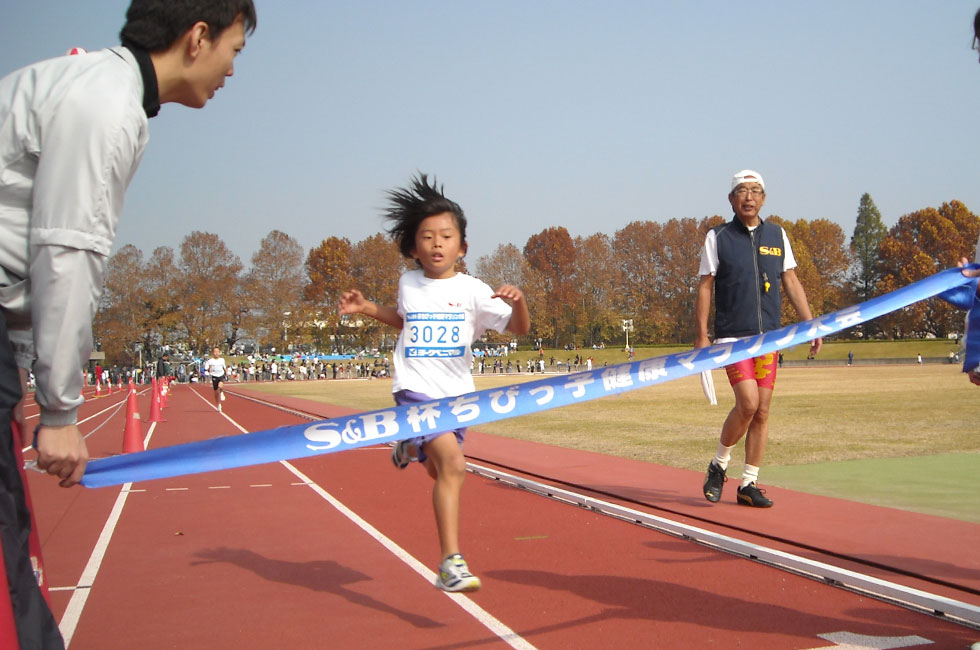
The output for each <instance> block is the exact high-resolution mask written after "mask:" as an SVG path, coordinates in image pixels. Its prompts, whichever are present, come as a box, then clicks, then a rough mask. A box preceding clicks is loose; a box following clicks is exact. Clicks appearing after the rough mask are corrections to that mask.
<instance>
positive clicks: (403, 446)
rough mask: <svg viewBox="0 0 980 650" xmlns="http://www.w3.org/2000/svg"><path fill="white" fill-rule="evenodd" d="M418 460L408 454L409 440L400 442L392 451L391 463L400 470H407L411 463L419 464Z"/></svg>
mask: <svg viewBox="0 0 980 650" xmlns="http://www.w3.org/2000/svg"><path fill="white" fill-rule="evenodd" d="M418 460H419V459H418V458H416V457H415V456H411V455H409V453H408V440H399V441H398V442H396V443H395V446H394V447H392V449H391V462H392V464H393V465H394V466H395V467H397V468H398V469H405V468H406V467H408V464H409V463H416V462H418Z"/></svg>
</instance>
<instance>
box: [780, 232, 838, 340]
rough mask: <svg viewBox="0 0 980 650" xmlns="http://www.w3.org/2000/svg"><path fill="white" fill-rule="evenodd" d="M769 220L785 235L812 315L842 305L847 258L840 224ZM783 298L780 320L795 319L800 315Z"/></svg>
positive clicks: (794, 320) (788, 321)
mask: <svg viewBox="0 0 980 650" xmlns="http://www.w3.org/2000/svg"><path fill="white" fill-rule="evenodd" d="M769 220H770V221H772V222H773V223H778V224H779V225H781V226H782V227H783V229H784V230H785V231H786V235H787V236H788V237H789V241H790V245H791V246H792V248H793V257H795V258H796V264H797V266H796V276H797V277H798V278H799V280H800V284H802V285H803V289H804V291H806V297H807V302H808V303H809V306H810V310H811V312H812V313H813V316H819V315H821V314H825V313H828V312H831V311H834V310H836V309H839V308H840V307H843V306H844V304H843V302H842V301H843V296H844V295H845V294H844V292H845V290H846V288H847V286H848V279H849V278H848V270H849V267H850V259H849V258H848V256H847V251H846V250H845V249H844V231H843V230H842V229H841V227H840V226H839V225H837V224H835V223H833V222H831V221H829V220H827V219H814V220H813V221H808V220H807V219H797V220H796V221H793V222H791V221H786V220H783V219H781V218H779V217H778V216H771V217H769ZM783 298H784V299H783V313H782V321H783V323H794V322H796V321H798V320H799V318H800V317H799V314H797V313H796V310H795V309H794V308H793V304H792V302H790V301H789V300H788V299H786V298H785V296H783Z"/></svg>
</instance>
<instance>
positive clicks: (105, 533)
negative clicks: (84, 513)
mask: <svg viewBox="0 0 980 650" xmlns="http://www.w3.org/2000/svg"><path fill="white" fill-rule="evenodd" d="M156 426H157V423H156V422H153V423H151V424H150V428H149V430H148V431H147V433H146V439H145V441H144V448H145V447H146V445H147V444H149V442H150V438H151V437H152V436H153V431H154V429H156ZM132 485H133V484H132V483H126V484H125V485H123V486H122V487H121V488H120V490H119V495H118V496H116V502H115V503H114V504H113V506H112V510H111V511H110V512H109V517H108V518H107V519H106V522H105V526H103V527H102V533H101V534H99V539H98V541H96V542H95V547H94V548H93V549H92V554H91V555H90V556H89V558H88V563H87V564H86V565H85V569H83V570H82V576H81V577H80V578H79V579H78V584H76V585H75V587H74V591H73V592H72V595H71V600H69V601H68V607H67V608H66V609H65V613H64V615H63V616H62V617H61V622H60V623H58V629H59V630H60V631H61V636H62V638H63V639H64V640H65V648H66V649H67V648H68V646H69V645H70V644H71V638H72V637H73V636H74V635H75V628H76V627H78V621H79V619H80V618H81V617H82V610H84V609H85V603H86V602H87V601H88V595H89V594H90V593H91V592H92V585H93V584H94V583H95V577H96V576H97V575H98V574H99V569H100V568H101V567H102V560H103V559H104V558H105V553H106V550H107V549H108V548H109V542H110V541H111V540H112V534H113V533H114V532H115V531H116V525H117V524H118V523H119V517H120V516H122V511H123V506H125V505H126V500H127V499H128V498H129V493H130V491H131V490H130V487H132ZM132 491H134V492H135V490H132ZM65 589H70V588H65Z"/></svg>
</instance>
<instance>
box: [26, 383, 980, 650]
mask: <svg viewBox="0 0 980 650" xmlns="http://www.w3.org/2000/svg"><path fill="white" fill-rule="evenodd" d="M239 390H240V389H239V388H238V387H237V386H235V387H233V388H232V390H231V391H229V393H233V392H234V391H239ZM241 393H242V394H245V391H244V390H242V391H241ZM123 398H124V395H119V394H116V393H114V394H113V395H111V396H103V397H100V398H98V399H89V401H87V402H86V404H85V405H84V406H83V409H82V414H81V417H82V418H89V417H91V419H89V420H87V421H85V422H84V423H83V424H82V425H81V426H82V429H83V431H84V432H86V433H87V432H93V433H92V434H91V436H90V437H89V439H88V440H89V449H90V452H91V454H92V456H93V457H99V456H105V455H110V454H115V453H119V451H120V450H121V445H122V431H123V428H124V415H125V408H124V404H123ZM279 401H280V402H282V403H287V402H288V403H289V405H291V406H293V407H297V408H299V409H300V410H303V411H306V412H309V413H312V414H317V415H319V416H321V417H326V416H329V415H331V414H338V413H340V412H346V411H343V410H342V409H335V408H331V407H327V406H324V405H322V404H314V403H310V402H300V401H298V400H283V399H280V400H279ZM140 407H141V408H140V411H141V413H142V414H143V417H144V431H146V430H147V429H148V428H149V427H148V423H147V422H146V419H148V414H149V412H150V408H149V392H148V391H144V393H143V394H141V396H140ZM224 411H225V412H224V413H223V414H219V413H218V412H217V411H216V410H215V408H214V406H213V404H212V402H211V391H210V388H209V387H193V388H192V387H190V386H186V385H185V386H178V387H177V388H176V390H175V391H174V392H173V393H172V395H171V396H170V398H169V400H168V404H167V408H166V409H165V410H164V417H165V418H166V421H164V422H161V423H157V424H156V425H155V426H154V428H153V431H152V436H151V438H150V441H149V446H150V447H160V446H167V445H173V444H178V443H182V442H189V441H192V440H199V439H203V438H208V437H213V436H217V435H227V434H234V433H239V431H240V429H239V428H238V427H239V426H240V427H242V428H244V429H247V430H252V431H257V430H261V429H266V428H270V427H273V426H280V425H283V424H293V423H299V422H302V421H304V419H303V418H301V417H299V416H297V415H293V414H291V413H288V412H284V411H283V410H280V409H274V408H270V407H268V406H264V405H261V404H259V403H256V402H253V401H250V400H247V399H244V398H242V397H240V396H238V395H235V394H229V397H228V401H226V402H225V408H224ZM27 413H28V415H29V416H34V417H36V408H30V407H29V408H28V410H27ZM29 422H30V420H29ZM465 451H466V452H467V455H468V456H470V457H472V458H475V459H479V462H480V463H481V464H487V463H498V464H500V465H502V466H505V467H509V468H518V469H519V470H521V471H522V472H526V473H529V474H532V475H534V474H537V475H543V476H548V477H550V478H551V479H553V482H557V483H556V484H559V485H565V486H570V485H574V486H578V487H577V488H576V489H578V490H580V491H582V490H589V491H594V492H596V493H598V494H599V495H600V496H601V497H602V498H604V499H607V500H610V501H619V502H622V503H626V504H628V505H630V506H631V507H633V508H636V509H637V510H641V511H645V512H650V513H653V514H656V515H658V516H665V517H669V518H672V519H675V520H677V521H681V522H685V523H690V524H693V525H696V526H699V527H701V528H705V529H710V530H717V531H719V532H721V533H723V534H725V535H730V536H733V537H740V538H744V539H747V540H749V541H752V542H754V543H758V544H763V545H766V546H770V547H773V548H777V549H779V548H781V549H787V550H789V551H790V552H793V553H797V554H799V555H801V556H805V557H810V558H813V559H819V560H820V561H825V562H830V561H833V562H834V563H836V564H837V565H838V566H843V567H845V568H850V569H853V570H856V571H862V572H864V573H868V574H869V575H874V576H878V577H882V578H883V579H887V580H891V581H894V582H897V583H901V584H906V585H908V586H910V587H914V588H916V589H922V590H925V591H929V592H932V593H936V594H939V595H944V596H946V597H949V598H954V599H956V600H959V601H962V602H966V603H969V604H971V605H974V606H977V605H980V595H978V594H980V550H978V548H977V544H976V543H975V540H976V539H977V537H978V533H980V526H977V525H973V524H966V523H963V522H958V521H954V520H948V519H941V518H937V517H927V516H923V515H916V514H912V513H908V512H903V511H897V510H892V509H887V508H874V507H870V506H865V505H860V504H855V503H851V502H846V501H839V500H834V499H825V498H819V497H813V496H808V495H804V494H799V493H794V492H790V491H786V490H778V489H776V488H773V489H771V490H770V494H771V495H772V496H773V497H774V499H776V500H777V505H776V507H775V508H773V509H772V510H769V511H756V510H750V509H747V508H740V507H737V506H736V505H735V504H734V502H733V501H732V500H731V499H732V498H733V495H729V494H728V493H727V492H726V494H725V498H724V500H723V502H722V503H720V504H718V505H716V506H711V505H710V504H708V503H706V502H705V501H704V500H703V498H702V497H701V496H700V484H701V480H702V476H701V475H700V474H698V473H696V472H685V471H681V470H675V469H671V468H665V467H660V466H656V465H651V464H649V463H639V462H632V461H628V460H623V459H619V458H614V457H609V456H603V455H599V454H590V453H585V452H576V451H570V450H565V449H560V448H556V447H549V446H546V445H536V444H530V443H521V442H516V441H512V440H506V439H500V438H494V437H492V436H486V435H480V434H478V433H473V432H471V433H470V434H469V437H468V440H467V444H466V448H465ZM388 454H389V450H388V448H387V447H374V448H368V449H361V450H355V451H349V452H344V453H339V454H328V455H324V456H321V457H317V458H311V459H303V460H299V461H292V462H289V463H276V464H269V465H262V466H257V467H250V468H242V469H238V470H228V471H224V472H217V473H212V474H205V475H195V476H188V477H182V478H175V479H161V480H157V481H150V482H144V483H137V484H134V485H132V486H131V487H130V488H129V489H120V488H118V487H115V488H101V489H94V490H89V489H85V488H80V487H76V488H72V489H67V490H66V489H62V488H59V487H57V484H56V481H54V480H53V479H51V478H49V477H46V476H42V475H40V474H31V476H30V483H31V490H32V493H33V498H34V503H35V505H36V507H37V510H38V513H37V516H38V527H39V530H40V534H41V541H42V545H43V548H44V555H45V562H46V567H47V577H48V582H49V585H50V586H51V588H52V601H53V607H54V609H55V615H56V618H57V619H58V620H59V621H60V622H61V627H62V630H63V632H65V634H66V636H67V637H68V638H69V640H70V645H69V647H70V648H75V649H80V650H85V649H90V648H91V649H95V648H98V649H100V650H113V649H116V648H119V649H123V648H125V649H132V648H141V649H155V648H378V647H399V648H474V647H476V648H506V647H525V648H530V647H537V648H562V649H565V648H609V647H621V648H634V647H636V648H652V647H655V648H732V647H745V648H780V649H783V648H827V647H851V648H857V647H871V648H888V647H923V648H925V647H928V648H965V647H969V645H970V644H971V643H973V642H975V641H977V640H980V631H977V630H976V629H972V628H970V627H968V626H964V625H959V624H956V623H954V622H950V621H949V620H943V619H940V618H937V617H933V616H929V615H926V614H923V613H919V612H916V611H911V610H909V609H906V608H902V607H899V606H897V605H894V604H889V603H885V602H881V601H879V600H876V599H873V598H869V597H867V596H866V595H860V594H856V593H852V592H850V591H845V590H842V589H839V588H835V587H832V586H830V585H827V584H824V583H822V582H820V581H817V580H813V579H810V578H806V577H802V576H799V575H795V574H792V573H788V572H785V571H782V570H779V569H776V568H773V567H771V566H766V565H764V564H760V563H757V562H753V561H750V560H747V559H743V558H740V557H737V556H734V555H730V554H727V553H724V552H720V551H717V550H714V549H711V548H708V547H706V546H703V545H700V544H696V543H693V542H690V541H687V540H684V539H680V538H677V537H673V536H670V535H666V534H663V533H660V532H657V531H653V530H650V529H648V528H644V527H641V526H638V525H635V524H632V523H629V522H625V521H621V520H618V519H614V518H611V517H608V516H604V515H601V514H597V513H595V512H592V511H589V510H586V509H582V508H579V507H574V506H570V505H567V504H564V503H560V502H558V501H554V500H550V499H546V498H544V497H542V496H539V495H536V494H532V493H529V492H527V491H524V490H519V489H515V488H513V487H509V486H507V485H503V484H501V483H498V482H495V481H491V480H488V479H485V478H483V477H480V476H476V475H470V476H469V477H468V478H467V481H466V485H465V488H464V491H463V509H462V521H461V536H462V544H463V550H464V553H465V554H466V558H467V560H468V561H469V563H470V567H471V569H472V570H473V571H474V573H476V574H477V575H479V576H480V577H481V578H482V579H483V585H484V586H483V589H482V590H481V591H480V592H477V593H475V594H471V595H468V596H458V595H456V596H452V597H450V596H447V595H446V594H444V593H442V592H440V591H439V590H437V589H435V588H434V587H433V586H432V584H431V580H432V578H433V575H432V574H431V569H432V568H434V566H435V565H436V564H437V563H438V561H439V557H438V544H437V541H436V533H435V525H434V522H433V517H432V513H431V506H430V501H429V498H430V496H429V495H430V488H431V480H430V479H429V478H428V477H427V476H426V475H425V472H424V471H423V470H421V469H420V468H419V467H416V466H411V467H409V468H408V469H407V470H404V471H397V470H395V469H393V468H392V466H391V463H390V461H389V460H388ZM28 455H30V454H28ZM508 471H513V470H508ZM731 488H732V486H731V485H730V486H729V487H728V489H729V490H731ZM113 515H115V516H113ZM107 522H108V523H107ZM749 531H754V533H755V534H750V532H749ZM800 543H805V547H801V546H800ZM828 554H829V555H828ZM828 558H829V559H828ZM872 637H873V638H872ZM848 643H849V644H850V645H847V644H848Z"/></svg>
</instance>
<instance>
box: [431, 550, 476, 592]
mask: <svg viewBox="0 0 980 650" xmlns="http://www.w3.org/2000/svg"><path fill="white" fill-rule="evenodd" d="M436 586H437V587H439V588H440V589H442V590H443V591H476V590H477V589H479V588H480V579H479V578H477V577H476V576H475V575H473V574H472V573H470V568H469V567H468V566H466V560H464V559H463V556H462V555H460V554H459V553H454V554H452V555H450V556H449V557H447V558H446V559H445V560H443V561H442V564H440V565H439V577H437V578H436Z"/></svg>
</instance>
